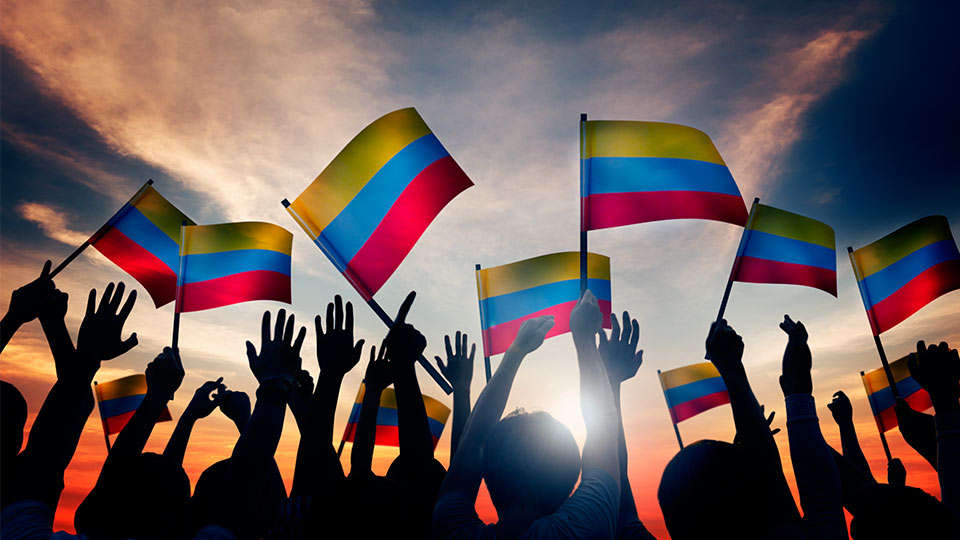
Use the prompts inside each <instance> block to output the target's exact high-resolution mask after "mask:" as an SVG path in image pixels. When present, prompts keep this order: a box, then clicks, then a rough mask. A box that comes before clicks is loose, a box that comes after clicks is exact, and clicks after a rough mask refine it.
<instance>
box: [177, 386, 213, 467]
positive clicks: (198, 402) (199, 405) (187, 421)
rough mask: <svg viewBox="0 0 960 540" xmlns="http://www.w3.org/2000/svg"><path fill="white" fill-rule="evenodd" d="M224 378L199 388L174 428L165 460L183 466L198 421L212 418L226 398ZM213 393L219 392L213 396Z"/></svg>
mask: <svg viewBox="0 0 960 540" xmlns="http://www.w3.org/2000/svg"><path fill="white" fill-rule="evenodd" d="M222 383H223V377H220V378H219V379H217V380H216V381H207V382H205V383H203V384H202V385H200V388H197V391H196V392H194V393H193V399H191V400H190V403H189V404H188V405H187V408H186V409H184V410H183V414H181V415H180V419H179V420H177V427H176V428H174V430H173V434H172V435H170V440H169V441H167V446H166V448H164V450H163V458H164V459H166V460H167V461H170V462H171V463H174V464H176V465H178V466H182V465H183V456H184V454H186V452H187V442H188V441H189V440H190V432H192V431H193V426H194V425H195V424H196V423H197V420H199V419H201V418H206V417H208V416H210V413H212V412H213V410H214V409H216V408H217V405H218V404H219V402H220V399H221V398H222V397H223V396H224V392H225V391H226V389H227V387H226V386H224V385H223V384H222ZM213 392H217V393H216V394H214V395H211V394H212V393H213Z"/></svg>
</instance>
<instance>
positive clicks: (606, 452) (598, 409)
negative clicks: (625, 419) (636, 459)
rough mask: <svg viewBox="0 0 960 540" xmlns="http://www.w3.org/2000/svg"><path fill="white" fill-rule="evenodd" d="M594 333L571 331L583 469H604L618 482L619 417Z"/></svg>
mask: <svg viewBox="0 0 960 540" xmlns="http://www.w3.org/2000/svg"><path fill="white" fill-rule="evenodd" d="M595 339H596V338H595V336H593V335H578V334H577V333H574V335H573V341H574V345H575V346H576V349H577V359H578V362H579V364H580V409H581V411H582V413H583V422H584V424H585V425H586V428H587V439H586V441H585V442H584V445H583V458H582V461H583V469H584V470H587V469H590V468H599V469H603V470H605V471H607V472H608V473H609V474H610V476H611V477H613V478H614V480H615V481H616V482H617V485H618V486H619V484H620V474H621V472H620V455H619V443H618V433H619V421H618V420H619V419H618V416H617V408H616V405H615V403H614V399H613V392H612V391H611V390H610V382H609V378H608V377H607V372H606V369H604V367H603V363H602V361H601V360H600V353H599V352H598V351H597V346H596V342H595Z"/></svg>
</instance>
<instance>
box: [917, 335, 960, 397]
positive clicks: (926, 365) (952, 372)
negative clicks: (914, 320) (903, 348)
mask: <svg viewBox="0 0 960 540" xmlns="http://www.w3.org/2000/svg"><path fill="white" fill-rule="evenodd" d="M907 367H909V368H910V376H912V377H913V378H914V379H916V380H917V382H918V383H920V386H921V387H923V389H924V390H926V391H927V393H929V394H930V401H932V402H933V407H934V410H935V411H936V412H937V413H940V412H942V411H945V410H947V409H957V408H960V356H958V354H957V350H956V349H951V348H950V346H949V345H947V343H946V342H945V341H942V342H940V344H939V345H930V346H929V347H927V346H926V344H925V343H924V342H923V341H922V340H921V341H918V342H917V352H916V353H910V356H909V357H908V358H907Z"/></svg>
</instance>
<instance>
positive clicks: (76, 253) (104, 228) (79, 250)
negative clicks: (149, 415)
mask: <svg viewBox="0 0 960 540" xmlns="http://www.w3.org/2000/svg"><path fill="white" fill-rule="evenodd" d="M151 185H153V179H150V180H147V183H146V184H144V185H142V186H140V189H138V190H137V192H136V193H134V194H133V197H130V200H129V201H127V203H126V204H124V205H123V206H121V207H120V209H119V210H117V211H116V212H114V213H113V215H112V216H110V219H108V220H107V222H106V223H104V224H103V225H102V226H101V227H100V228H99V229H97V232H95V233H93V236H91V237H90V239H88V240H87V241H86V242H84V243H82V244H80V247H78V248H77V249H75V250H73V253H71V254H70V256H68V257H67V258H66V259H64V260H63V262H61V263H60V264H58V265H57V267H56V268H54V269H53V271H52V272H50V279H53V278H54V276H56V275H57V274H59V273H60V271H61V270H63V269H64V268H66V267H67V265H68V264H70V263H71V262H73V260H74V259H76V258H77V257H79V256H80V254H81V253H83V250H85V249H87V246H89V245H90V244H91V243H93V242H96V241H97V240H99V239H100V237H101V236H103V235H104V233H106V232H107V227H109V226H110V225H113V224H114V223H116V222H117V219H119V217H120V216H121V212H123V209H124V208H126V207H127V205H129V204H132V203H133V202H134V201H136V200H137V198H138V197H140V195H141V194H143V192H144V191H145V190H146V189H147V187H149V186H151ZM108 444H109V443H108Z"/></svg>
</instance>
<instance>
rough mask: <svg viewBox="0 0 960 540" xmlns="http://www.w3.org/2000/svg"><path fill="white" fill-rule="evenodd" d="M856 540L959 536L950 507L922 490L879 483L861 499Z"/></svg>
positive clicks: (855, 520) (852, 528)
mask: <svg viewBox="0 0 960 540" xmlns="http://www.w3.org/2000/svg"><path fill="white" fill-rule="evenodd" d="M850 536H851V537H852V538H853V539H854V540H881V539H887V538H896V539H898V540H902V539H903V538H929V539H931V540H934V539H939V538H944V539H947V538H950V539H953V538H957V537H958V530H957V523H956V522H955V521H954V519H953V516H952V515H951V513H950V510H948V509H947V507H946V506H944V505H943V504H942V503H941V502H940V501H938V500H937V499H935V498H934V497H933V496H932V495H930V494H929V493H926V492H925V491H923V490H922V489H918V488H914V487H904V486H891V485H888V484H877V485H874V486H872V487H871V488H870V489H869V490H867V491H866V493H865V494H864V495H863V496H862V498H861V499H860V500H858V501H857V512H856V514H854V515H853V521H851V522H850Z"/></svg>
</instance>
